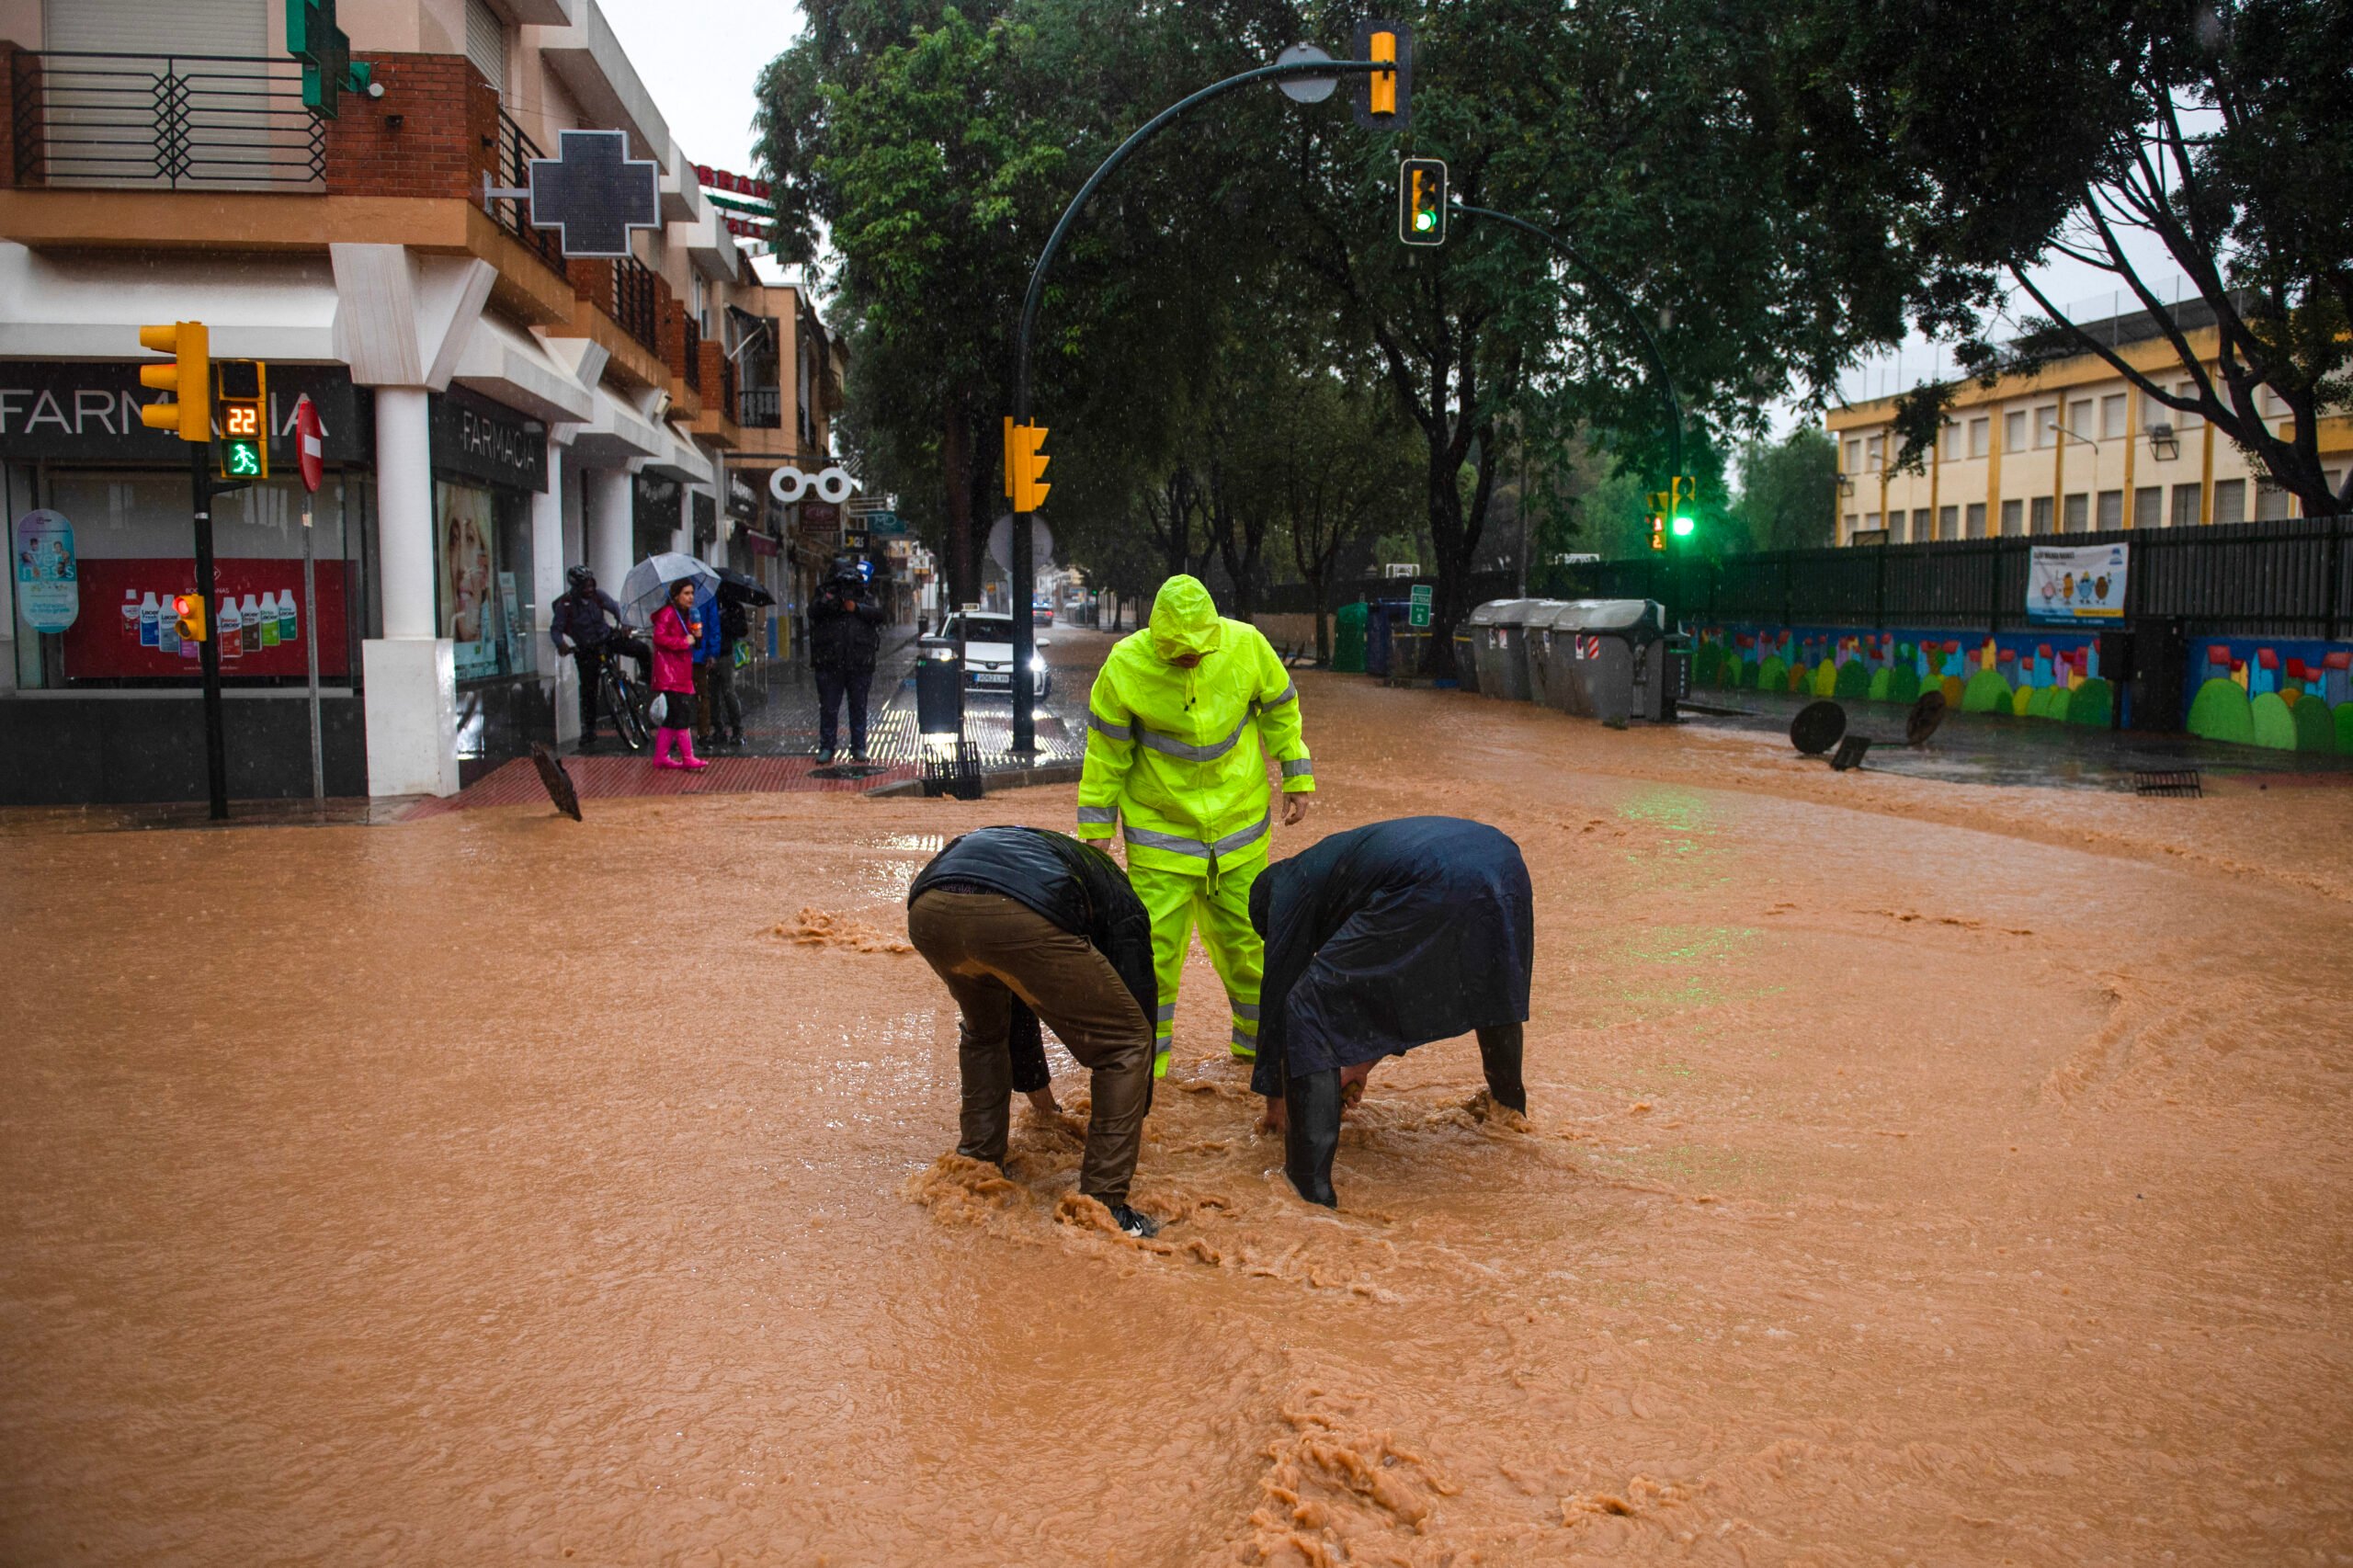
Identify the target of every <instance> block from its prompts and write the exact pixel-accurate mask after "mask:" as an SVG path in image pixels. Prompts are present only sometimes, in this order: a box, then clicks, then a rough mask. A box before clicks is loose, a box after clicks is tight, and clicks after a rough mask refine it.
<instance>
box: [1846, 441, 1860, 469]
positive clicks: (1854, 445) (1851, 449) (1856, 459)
mask: <svg viewBox="0 0 2353 1568" xmlns="http://www.w3.org/2000/svg"><path fill="white" fill-rule="evenodd" d="M1847 472H1848V473H1860V472H1863V438H1862V437H1860V436H1856V437H1850V438H1849V439H1848V440H1847Z"/></svg>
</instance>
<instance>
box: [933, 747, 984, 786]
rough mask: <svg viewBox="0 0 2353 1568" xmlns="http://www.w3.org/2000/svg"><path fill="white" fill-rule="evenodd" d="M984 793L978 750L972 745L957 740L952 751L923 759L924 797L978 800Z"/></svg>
mask: <svg viewBox="0 0 2353 1568" xmlns="http://www.w3.org/2000/svg"><path fill="white" fill-rule="evenodd" d="M923 792H924V793H925V794H926V795H931V796H935V797H936V796H940V795H948V796H952V797H953V798H955V799H956V800H959V801H977V800H979V799H980V798H981V795H982V793H983V785H982V782H981V754H980V748H979V747H977V746H975V745H973V744H972V742H970V741H961V740H960V741H958V742H957V743H956V748H955V750H953V751H949V750H946V749H945V748H942V749H941V750H938V751H937V752H934V753H932V754H931V755H929V756H926V757H925V758H924V759H923Z"/></svg>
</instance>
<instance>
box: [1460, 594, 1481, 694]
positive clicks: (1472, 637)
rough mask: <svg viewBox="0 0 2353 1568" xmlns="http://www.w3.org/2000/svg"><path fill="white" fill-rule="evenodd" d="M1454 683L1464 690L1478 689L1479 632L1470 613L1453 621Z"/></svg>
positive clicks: (1473, 612) (1474, 612) (1474, 613)
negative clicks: (1473, 624) (1472, 622)
mask: <svg viewBox="0 0 2353 1568" xmlns="http://www.w3.org/2000/svg"><path fill="white" fill-rule="evenodd" d="M1478 613H1479V612H1478V611H1477V610H1472V612H1471V615H1476V614H1478ZM1454 684H1455V685H1457V686H1459V687H1461V688H1462V689H1463V690H1465V691H1470V692H1475V691H1477V690H1478V689H1479V633H1478V631H1477V629H1476V628H1474V627H1473V626H1472V624H1471V616H1470V615H1466V616H1464V617H1463V618H1462V619H1461V620H1458V621H1456V622H1455V623H1454Z"/></svg>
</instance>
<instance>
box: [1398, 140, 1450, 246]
mask: <svg viewBox="0 0 2353 1568" xmlns="http://www.w3.org/2000/svg"><path fill="white" fill-rule="evenodd" d="M1397 238H1398V239H1399V240H1401V241H1403V242H1404V244H1409V245H1438V244H1445V243H1446V165H1445V163H1444V162H1443V161H1442V160H1440V159H1438V158H1408V159H1406V160H1405V161H1404V163H1402V164H1399V165H1397Z"/></svg>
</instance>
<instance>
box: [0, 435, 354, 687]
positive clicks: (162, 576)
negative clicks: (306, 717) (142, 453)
mask: <svg viewBox="0 0 2353 1568" xmlns="http://www.w3.org/2000/svg"><path fill="white" fill-rule="evenodd" d="M350 488H353V489H363V490H364V488H365V481H364V480H360V481H357V482H356V483H355V485H354V486H352V487H350ZM7 491H8V494H7V505H8V516H9V519H10V522H11V524H12V526H13V525H15V524H16V523H17V521H18V520H20V519H22V518H23V517H25V516H26V514H27V513H28V511H29V510H31V509H33V508H34V507H36V506H37V507H38V508H39V509H40V511H41V512H42V513H43V514H45V516H46V517H47V518H49V519H52V521H51V523H50V525H49V527H48V528H47V529H46V534H47V537H49V538H51V539H52V540H58V541H70V551H61V550H58V549H56V548H54V547H53V548H52V553H53V554H55V555H57V556H58V557H59V559H60V561H65V560H66V559H67V556H68V555H69V554H70V562H69V563H68V564H67V565H65V566H64V567H63V570H70V573H71V580H72V591H71V594H70V595H68V596H64V597H61V596H60V594H59V592H58V588H57V586H56V585H47V586H46V587H45V590H44V594H43V595H42V596H40V597H33V596H28V595H26V594H23V593H19V594H18V595H17V596H16V600H17V602H15V603H14V604H13V605H12V608H11V619H12V621H13V627H12V631H13V634H14V642H13V649H14V654H15V658H14V664H15V675H16V685H17V687H18V688H19V689H23V690H66V689H74V688H97V687H186V686H193V685H197V684H199V683H200V682H201V681H202V678H203V668H202V663H201V659H200V657H199V653H200V649H199V645H198V644H196V643H194V642H186V643H184V642H182V641H181V640H180V637H179V633H178V630H177V627H176V623H175V620H174V617H173V614H172V600H173V598H174V597H176V596H177V595H180V594H187V593H193V592H195V590H196V586H197V583H196V537H195V526H194V522H193V519H192V517H191V516H190V496H189V486H188V471H187V470H186V469H170V470H160V471H158V470H138V469H93V468H64V467H59V466H54V465H39V466H35V465H28V464H10V465H8V478H7ZM310 500H311V503H312V507H311V511H312V519H313V521H312V528H313V532H312V535H311V540H310V542H311V547H312V553H313V564H312V574H313V575H312V580H313V587H312V590H311V592H310V594H309V595H308V597H307V598H306V595H305V592H304V588H303V582H302V545H303V534H302V521H301V517H302V509H303V501H304V494H303V491H302V488H301V483H300V482H299V481H297V480H296V479H294V478H293V477H291V476H287V477H283V478H273V479H270V480H267V481H264V482H263V483H259V484H256V485H253V486H251V487H250V488H246V489H242V490H235V491H231V492H228V493H226V494H216V495H215V496H214V497H213V499H212V554H213V595H214V597H213V602H212V604H211V605H210V613H209V615H208V617H207V619H208V620H209V621H210V627H211V631H212V633H213V636H214V639H215V641H216V642H218V644H219V648H220V665H221V677H222V682H223V683H224V684H226V685H230V686H244V687H270V686H301V685H304V684H306V683H307V681H308V680H309V678H310V671H309V665H310V656H309V647H310V643H311V642H312V639H313V635H314V634H315V637H316V641H317V645H318V654H319V678H320V679H321V680H322V681H323V682H324V683H325V684H327V685H330V686H335V687H343V686H347V684H348V683H349V681H350V677H351V670H352V667H353V664H354V661H355V657H356V655H355V651H354V647H355V640H354V637H353V632H352V628H351V624H350V615H349V613H348V607H349V606H350V605H351V603H352V602H353V601H354V599H355V597H357V589H358V582H359V571H358V559H357V557H358V550H357V548H356V541H357V537H358V529H357V528H356V526H347V525H350V524H351V523H352V521H353V519H352V517H351V516H350V513H349V510H348V509H347V500H348V501H349V502H350V503H351V504H352V505H355V506H356V505H358V504H361V501H360V498H359V497H358V496H356V495H350V496H347V486H346V484H345V483H344V477H343V475H342V474H341V473H339V472H333V471H330V472H329V473H328V474H327V477H326V483H324V485H323V486H322V487H321V488H320V490H319V493H318V494H316V495H315V496H313V497H311V498H310ZM47 570H48V572H49V574H50V575H52V576H54V575H56V574H57V573H58V571H59V570H60V567H59V566H58V565H57V563H55V562H52V563H51V567H49V568H48V569H47ZM18 575H21V570H20V572H19V573H18ZM28 598H29V599H31V600H32V603H31V605H30V607H29V613H30V614H32V615H36V616H38V618H39V619H40V624H38V625H35V624H33V623H32V621H31V620H29V619H28V603H27V602H26V601H27V600H28Z"/></svg>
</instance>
